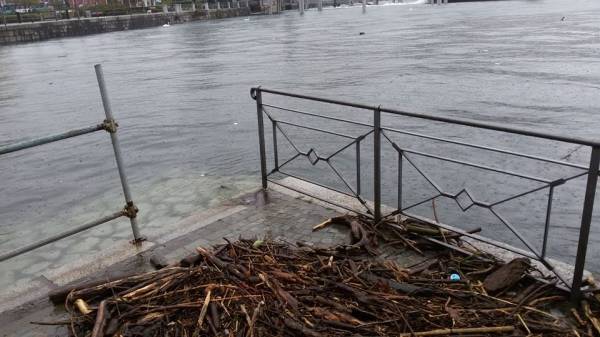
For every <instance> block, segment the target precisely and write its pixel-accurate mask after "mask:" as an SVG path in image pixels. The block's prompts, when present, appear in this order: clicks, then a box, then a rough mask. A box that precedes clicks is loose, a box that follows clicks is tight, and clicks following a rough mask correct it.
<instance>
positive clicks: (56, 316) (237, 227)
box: [0, 188, 423, 336]
mask: <svg viewBox="0 0 600 337" xmlns="http://www.w3.org/2000/svg"><path fill="white" fill-rule="evenodd" d="M337 215H340V212H339V210H334V209H332V208H329V207H325V206H324V204H323V203H321V202H317V201H316V200H313V199H310V198H306V197H300V195H299V194H297V193H293V192H290V191H288V190H285V189H281V188H270V189H269V191H268V192H266V193H265V192H262V191H261V190H255V191H253V192H250V193H247V194H245V195H242V196H241V197H237V198H234V199H232V200H228V201H226V202H224V204H223V205H221V206H219V207H216V208H214V209H212V210H210V211H207V212H201V213H198V214H193V215H191V216H190V217H188V218H186V219H184V220H183V221H180V222H179V223H178V224H177V226H175V228H176V229H175V230H171V228H173V226H170V227H169V228H170V230H168V231H162V232H161V231H155V232H154V233H145V234H146V235H147V238H148V242H147V243H146V244H145V246H143V247H142V248H141V250H140V251H139V252H138V253H137V254H131V252H130V251H131V250H132V248H131V247H129V248H128V249H129V251H128V253H125V252H124V251H121V250H118V249H117V250H115V251H114V253H115V254H112V255H110V254H108V255H106V254H105V255H101V256H99V257H97V258H96V259H92V260H91V261H90V262H89V263H81V264H79V265H76V266H75V267H74V266H65V267H64V268H65V270H69V269H70V268H71V270H70V272H69V273H67V275H68V276H63V277H55V278H50V277H45V276H44V275H42V276H40V277H39V279H38V280H37V281H36V282H38V289H37V298H36V299H33V300H30V301H28V302H27V303H25V304H24V305H20V306H18V307H16V308H6V307H4V308H2V306H3V305H0V311H2V309H4V311H3V312H2V313H0V326H2V327H3V328H2V332H1V333H0V336H66V335H67V330H66V328H64V327H53V326H39V325H31V324H30V322H31V321H57V320H62V319H65V315H64V312H63V311H62V310H60V309H56V308H54V307H53V305H52V304H51V303H50V302H49V301H48V300H47V299H46V294H47V292H48V291H50V290H52V289H53V288H56V287H58V286H61V285H64V284H66V283H70V282H72V281H74V280H77V282H81V281H85V280H92V279H98V278H110V277H115V276H119V275H125V274H129V273H132V272H143V271H149V270H153V268H152V266H151V264H150V263H149V261H150V260H151V259H152V258H153V257H160V258H161V259H163V260H166V262H168V263H175V262H177V261H179V260H180V259H181V258H183V257H185V256H187V255H189V254H190V253H193V252H195V248H196V247H198V246H204V247H207V246H211V245H214V244H218V243H223V242H225V241H224V239H223V238H227V239H237V238H239V237H241V238H261V239H262V238H265V237H269V238H272V239H275V240H285V241H287V242H290V243H296V242H299V241H302V242H305V243H308V244H312V245H315V246H331V245H336V244H341V243H347V242H348V240H349V235H350V234H349V230H348V228H345V227H341V226H337V225H332V226H328V227H326V228H324V229H322V230H320V231H317V232H313V231H312V227H313V226H314V225H316V224H318V223H321V222H323V221H325V220H327V219H328V218H330V217H332V216H337ZM123 249H125V248H123ZM390 254H394V257H396V258H397V260H398V261H399V262H400V263H401V264H403V265H405V266H408V265H412V264H415V263H416V262H418V261H420V260H422V259H423V257H420V256H417V255H415V254H413V253H406V252H390ZM7 309H8V310H7Z"/></svg>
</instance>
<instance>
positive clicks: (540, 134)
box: [251, 87, 600, 147]
mask: <svg viewBox="0 0 600 337" xmlns="http://www.w3.org/2000/svg"><path fill="white" fill-rule="evenodd" d="M259 88H260V91H261V92H266V93H271V94H276V95H280V96H287V97H294V98H300V99H307V100H311V101H316V102H322V103H330V104H336V105H344V106H348V107H352V108H359V109H365V110H371V111H373V110H375V109H379V111H381V112H385V113H390V114H395V115H401V116H406V117H413V118H419V119H426V120H430V121H437V122H444V123H451V124H457V125H463V126H470V127H475V128H481V129H487V130H494V131H501V132H507V133H513V134H519V135H523V136H530V137H536V138H543V139H548V140H554V141H560V142H566V143H574V144H579V145H586V146H592V147H600V140H594V139H587V138H582V137H572V136H565V135H560V134H555V133H550V132H544V131H537V130H531V129H521V128H515V127H508V126H503V125H500V124H497V123H489V122H480V121H475V120H469V119H462V118H453V117H444V116H438V115H430V114H424V113H417V112H408V111H402V110H396V109H390V108H385V107H383V106H381V105H380V106H375V105H366V104H360V103H353V102H347V101H342V100H337V99H330V98H322V97H315V96H310V95H303V94H294V93H291V92H286V91H281V90H273V89H265V88H263V87H253V88H252V89H251V90H252V97H253V98H254V97H255V95H254V91H256V90H257V89H259Z"/></svg>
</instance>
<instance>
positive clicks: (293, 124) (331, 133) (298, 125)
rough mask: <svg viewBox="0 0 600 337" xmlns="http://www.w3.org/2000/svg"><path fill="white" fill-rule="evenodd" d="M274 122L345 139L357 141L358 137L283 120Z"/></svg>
mask: <svg viewBox="0 0 600 337" xmlns="http://www.w3.org/2000/svg"><path fill="white" fill-rule="evenodd" d="M273 121H275V122H277V123H280V124H286V125H291V126H295V127H298V128H303V129H307V130H313V131H318V132H323V133H328V134H330V135H334V136H339V137H344V138H348V139H356V137H354V136H350V135H346V134H343V133H338V132H335V131H329V130H324V129H319V128H313V127H310V126H306V125H300V124H296V123H292V122H288V121H284V120H281V119H274V120H273Z"/></svg>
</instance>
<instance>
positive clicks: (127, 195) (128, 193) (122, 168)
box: [94, 64, 142, 242]
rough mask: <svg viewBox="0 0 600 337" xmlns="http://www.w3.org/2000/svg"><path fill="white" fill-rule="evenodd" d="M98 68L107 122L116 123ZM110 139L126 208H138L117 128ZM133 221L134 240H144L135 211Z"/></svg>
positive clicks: (102, 73) (97, 67) (97, 73)
mask: <svg viewBox="0 0 600 337" xmlns="http://www.w3.org/2000/svg"><path fill="white" fill-rule="evenodd" d="M94 69H95V70H96V78H97V79H98V87H100V96H101V97H102V105H103V106H104V114H105V115H106V122H107V123H115V121H114V118H113V114H112V108H111V106H110V100H109V98H108V92H107V90H106V84H105V83H104V72H103V71H102V65H100V64H96V65H95V66H94ZM110 140H111V142H112V146H113V151H114V152H115V161H116V162H117V169H118V170H119V177H120V178H121V187H122V188H123V195H124V196H125V202H126V203H127V206H126V208H131V209H136V208H135V206H134V204H133V199H132V198H131V191H130V190H129V184H128V183H127V176H126V175H125V165H123V159H122V157H121V146H120V145H119V138H118V137H117V132H116V129H115V130H114V132H110ZM129 221H130V222H131V230H132V231H133V238H134V241H136V242H139V241H140V240H142V237H141V235H140V231H139V229H138V224H137V218H136V216H135V212H134V213H133V214H131V216H129Z"/></svg>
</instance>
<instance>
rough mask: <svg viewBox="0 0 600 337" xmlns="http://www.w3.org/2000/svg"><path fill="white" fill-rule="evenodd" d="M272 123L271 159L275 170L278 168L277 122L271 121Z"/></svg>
mask: <svg viewBox="0 0 600 337" xmlns="http://www.w3.org/2000/svg"><path fill="white" fill-rule="evenodd" d="M271 122H272V123H271V124H272V125H273V160H274V163H275V171H277V170H278V169H279V151H278V150H277V122H276V121H271Z"/></svg>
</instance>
